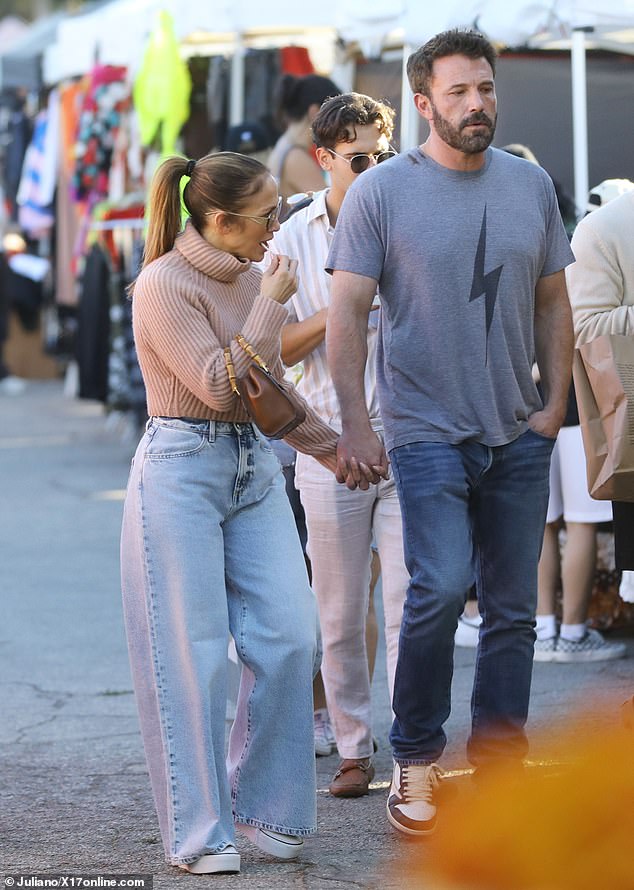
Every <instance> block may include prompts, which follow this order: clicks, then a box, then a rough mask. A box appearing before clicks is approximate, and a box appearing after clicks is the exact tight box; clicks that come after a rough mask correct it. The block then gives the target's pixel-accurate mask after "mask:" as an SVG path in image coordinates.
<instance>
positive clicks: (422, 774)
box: [387, 763, 442, 835]
mask: <svg viewBox="0 0 634 890" xmlns="http://www.w3.org/2000/svg"><path fill="white" fill-rule="evenodd" d="M441 776H442V770H441V769H440V767H439V766H438V765H437V764H436V763H421V764H415V763H408V764H405V763H404V764H400V763H395V764H394V773H393V776H392V785H391V787H390V793H389V795H388V799H387V818H388V819H389V821H390V823H391V824H392V825H393V826H394V828H397V829H398V830H399V831H402V832H403V834H411V835H423V834H431V833H432V831H434V829H435V828H436V807H435V805H434V802H433V795H434V791H435V790H436V788H437V787H438V784H439V782H440V778H441Z"/></svg>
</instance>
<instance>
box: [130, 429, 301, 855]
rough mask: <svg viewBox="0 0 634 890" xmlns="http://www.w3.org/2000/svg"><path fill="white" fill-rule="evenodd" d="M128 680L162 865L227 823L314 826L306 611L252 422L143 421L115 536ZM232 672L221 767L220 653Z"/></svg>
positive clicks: (281, 506) (289, 531)
mask: <svg viewBox="0 0 634 890" xmlns="http://www.w3.org/2000/svg"><path fill="white" fill-rule="evenodd" d="M121 569H122V587H123V601H124V614H125V622H126V631H127V636H128V648H129V653H130V664H131V668H132V677H133V682H134V687H135V692H136V697H137V706H138V711H139V719H140V724H141V732H142V735H143V742H144V746H145V751H146V757H147V761H148V767H149V772H150V779H151V782H152V789H153V793H154V800H155V804H156V809H157V813H158V818H159V824H160V829H161V835H162V838H163V843H164V847H165V851H166V855H167V858H168V860H169V862H171V863H172V864H174V865H178V864H182V863H187V862H191V861H193V860H194V859H197V858H198V857H199V856H202V855H204V854H206V853H214V852H217V851H219V850H222V849H224V847H226V846H227V845H228V844H231V843H234V841H235V831H234V822H240V823H245V824H248V825H257V826H261V827H265V828H271V829H273V830H275V831H280V832H283V833H287V834H295V835H307V834H311V833H313V832H314V830H315V827H316V804H315V786H316V780H315V753H314V741H313V705H312V680H313V674H314V671H315V670H316V665H317V663H318V644H317V636H318V630H317V627H318V626H317V608H316V602H315V598H314V596H313V594H312V591H311V590H310V587H309V584H308V578H307V574H306V565H305V562H304V557H303V554H302V549H301V546H300V543H299V539H298V537H297V532H296V530H295V524H294V522H293V516H292V513H291V508H290V506H289V503H288V499H287V497H286V493H285V490H284V477H283V476H282V472H281V470H280V465H279V462H278V460H277V458H276V457H275V455H274V454H273V453H272V451H271V447H270V445H269V443H268V442H267V441H266V439H265V438H264V437H262V436H261V434H260V433H259V432H258V431H257V430H255V429H254V428H253V427H252V426H251V425H250V424H230V423H217V422H214V421H211V422H210V421H206V422H203V421H198V422H193V421H191V422H190V421H185V420H181V419H176V418H151V419H150V421H149V422H148V425H147V431H146V433H145V435H144V436H143V438H142V440H141V442H140V443H139V446H138V448H137V451H136V455H135V458H134V461H133V466H132V470H131V474H130V479H129V483H128V490H127V495H126V502H125V509H124V518H123V530H122V540H121ZM230 633H231V635H232V636H233V638H234V640H235V643H236V649H237V652H238V655H239V657H240V659H241V661H242V665H243V669H242V679H241V685H240V692H239V695H238V704H237V714H236V718H235V721H234V724H233V727H232V730H231V735H230V739H229V750H228V754H227V755H226V758H227V759H226V762H225V708H226V695H227V645H228V639H229V634H230Z"/></svg>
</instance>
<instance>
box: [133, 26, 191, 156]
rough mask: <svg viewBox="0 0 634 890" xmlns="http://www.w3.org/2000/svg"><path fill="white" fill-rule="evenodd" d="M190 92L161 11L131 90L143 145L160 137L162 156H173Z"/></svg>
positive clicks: (171, 31)
mask: <svg viewBox="0 0 634 890" xmlns="http://www.w3.org/2000/svg"><path fill="white" fill-rule="evenodd" d="M191 89H192V81H191V76H190V74H189V70H188V68H187V65H186V64H185V62H184V61H183V60H182V59H181V56H180V52H179V48H178V41H177V40H176V35H175V33H174V22H173V19H172V17H171V15H170V14H169V13H167V12H165V11H161V12H159V14H158V22H157V25H156V27H155V29H154V31H153V32H152V35H151V37H150V42H149V44H148V47H147V49H146V51H145V56H144V58H143V63H142V65H141V70H140V71H139V74H138V76H137V78H136V81H135V83H134V90H133V95H134V105H135V108H136V110H137V114H138V116H139V126H140V131H141V143H142V144H143V145H150V144H151V143H152V142H153V141H154V139H155V138H156V137H157V136H158V135H160V144H161V152H162V154H163V155H164V156H165V155H172V154H175V153H176V152H177V149H176V140H177V138H178V134H179V133H180V130H181V127H182V126H183V124H184V123H185V122H186V121H187V119H188V117H189V97H190V94H191ZM159 131H160V134H159Z"/></svg>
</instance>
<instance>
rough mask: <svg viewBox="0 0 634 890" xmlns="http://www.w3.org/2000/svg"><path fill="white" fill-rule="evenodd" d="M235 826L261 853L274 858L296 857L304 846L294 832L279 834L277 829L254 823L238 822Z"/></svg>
mask: <svg viewBox="0 0 634 890" xmlns="http://www.w3.org/2000/svg"><path fill="white" fill-rule="evenodd" d="M236 828H237V830H238V831H239V832H240V833H241V834H243V835H244V836H245V837H248V838H249V840H250V841H251V843H253V844H255V846H256V847H259V848H260V850H262V852H263V853H268V854H269V856H275V858H276V859H297V857H298V856H299V854H300V853H301V852H302V847H303V846H304V841H303V840H302V838H301V837H297V836H296V835H294V834H280V832H279V831H271V830H270V829H269V828H258V827H257V826H255V825H242V824H240V825H236Z"/></svg>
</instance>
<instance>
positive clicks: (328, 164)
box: [315, 146, 333, 170]
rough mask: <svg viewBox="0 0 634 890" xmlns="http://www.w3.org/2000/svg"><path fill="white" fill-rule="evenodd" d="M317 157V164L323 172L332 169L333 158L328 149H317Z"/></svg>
mask: <svg viewBox="0 0 634 890" xmlns="http://www.w3.org/2000/svg"><path fill="white" fill-rule="evenodd" d="M315 157H316V158H317V163H318V164H319V166H320V167H321V169H322V170H331V169H332V162H333V157H332V155H331V154H330V152H329V151H328V149H327V148H323V147H321V146H320V147H319V148H316V149H315Z"/></svg>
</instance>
